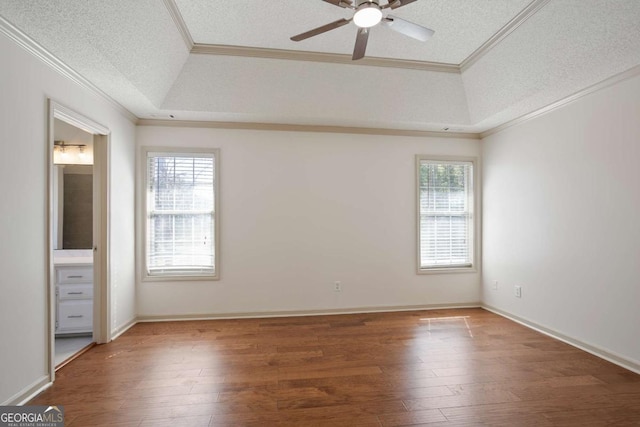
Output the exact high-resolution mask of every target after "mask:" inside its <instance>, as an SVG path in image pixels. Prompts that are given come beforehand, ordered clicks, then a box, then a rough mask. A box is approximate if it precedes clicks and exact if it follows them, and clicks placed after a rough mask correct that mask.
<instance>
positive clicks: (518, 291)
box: [513, 285, 522, 298]
mask: <svg viewBox="0 0 640 427" xmlns="http://www.w3.org/2000/svg"><path fill="white" fill-rule="evenodd" d="M513 292H514V294H515V296H516V298H522V286H518V285H516V286H514V287H513Z"/></svg>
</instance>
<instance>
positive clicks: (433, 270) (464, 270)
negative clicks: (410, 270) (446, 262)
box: [417, 267, 478, 275]
mask: <svg viewBox="0 0 640 427" xmlns="http://www.w3.org/2000/svg"><path fill="white" fill-rule="evenodd" d="M477 272H478V269H477V268H476V267H439V268H438V267H433V268H419V269H418V272H417V274H419V275H422V274H451V273H458V274H459V273H477Z"/></svg>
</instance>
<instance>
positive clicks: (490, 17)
mask: <svg viewBox="0 0 640 427" xmlns="http://www.w3.org/2000/svg"><path fill="white" fill-rule="evenodd" d="M530 1H531V0H473V1H469V0H420V1H417V2H414V3H411V4H408V5H406V6H404V7H402V8H398V9H395V10H393V11H390V12H386V13H388V14H390V15H393V16H397V17H399V18H402V19H405V20H408V21H412V22H415V23H416V24H419V25H422V26H424V27H428V28H431V29H433V30H435V34H434V36H433V37H432V38H431V39H430V40H429V41H428V42H426V43H423V42H420V41H417V40H414V39H411V38H407V37H405V36H403V35H400V34H398V33H396V32H393V31H391V30H389V29H388V28H386V27H384V26H378V27H376V28H374V29H373V30H371V34H370V36H369V45H368V47H367V55H369V56H374V57H385V58H400V59H412V60H419V61H430V62H443V63H450V64H460V63H461V62H462V61H463V60H465V59H466V58H467V57H468V56H469V55H471V54H472V53H473V51H474V50H476V49H477V48H479V47H480V46H481V45H482V44H483V43H484V42H485V41H486V40H487V39H488V38H490V37H491V36H492V35H493V34H495V33H496V32H497V31H498V30H500V28H502V27H503V26H504V25H505V24H507V23H508V22H509V21H510V20H511V19H513V17H514V16H516V15H517V14H518V12H520V11H521V10H522V9H523V8H524V7H526V6H527V4H529V3H530ZM385 2H386V0H382V3H385ZM176 4H177V5H178V8H179V10H180V13H181V14H182V17H183V18H184V21H185V23H186V24H187V27H188V28H189V32H190V33H191V36H192V38H193V41H194V42H196V43H205V44H221V45H235V46H251V47H261V48H275V49H290V50H304V51H313V52H330V53H342V54H351V53H352V51H353V45H354V42H355V38H356V29H357V27H356V26H355V24H353V23H350V24H348V25H346V26H344V27H341V28H338V29H336V30H332V31H330V32H327V33H324V34H321V35H318V36H316V37H312V38H310V39H307V40H304V41H302V42H297V43H296V42H293V41H291V40H290V39H289V38H290V37H291V36H293V35H296V34H299V33H302V32H305V31H307V30H311V29H313V28H316V27H319V26H321V25H324V24H328V23H329V22H333V21H336V20H338V19H340V18H350V17H351V16H352V15H353V11H351V10H349V9H343V8H340V7H336V6H333V5H332V4H329V3H326V2H323V1H320V0H305V1H300V0H278V1H258V0H235V1H233V6H232V7H230V4H231V2H229V1H228V0H176Z"/></svg>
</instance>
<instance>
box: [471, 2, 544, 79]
mask: <svg viewBox="0 0 640 427" xmlns="http://www.w3.org/2000/svg"><path fill="white" fill-rule="evenodd" d="M549 1H550V0H533V1H532V2H531V3H529V5H527V7H525V8H524V9H522V11H521V12H520V13H518V14H517V15H516V16H515V17H514V18H513V19H512V20H511V21H509V22H507V24H506V25H505V26H504V27H502V28H500V29H499V30H498V32H496V33H495V34H494V35H493V36H491V38H489V40H487V41H486V42H484V43H483V44H482V46H480V47H479V48H478V49H476V50H475V51H473V52H472V53H471V55H469V56H468V57H467V58H466V59H465V60H464V61H462V62H461V63H460V67H459V68H460V71H461V72H464V71H465V70H467V69H468V68H469V67H471V66H472V65H473V64H474V63H475V62H476V61H478V60H479V59H480V58H482V57H483V56H484V55H486V54H487V52H489V51H490V50H491V49H493V48H494V47H495V46H497V45H498V43H500V42H501V41H502V40H504V39H505V38H506V37H507V36H508V35H509V34H511V33H512V32H513V31H515V29H516V28H518V27H519V26H520V25H522V24H523V23H524V22H525V21H526V20H527V19H529V18H531V17H532V16H533V15H535V14H536V12H538V11H539V10H540V9H542V7H543V6H544V5H546V4H547V3H549Z"/></svg>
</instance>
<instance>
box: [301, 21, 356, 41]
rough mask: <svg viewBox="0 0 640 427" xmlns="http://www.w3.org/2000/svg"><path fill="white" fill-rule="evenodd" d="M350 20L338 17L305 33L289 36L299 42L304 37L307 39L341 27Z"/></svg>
mask: <svg viewBox="0 0 640 427" xmlns="http://www.w3.org/2000/svg"><path fill="white" fill-rule="evenodd" d="M349 22H351V19H344V18H343V19H339V20H337V21H334V22H332V23H330V24H327V25H323V26H322V27H318V28H314V29H313V30H311V31H307V32H306V33H302V34H298V35H297V36H293V37H291V40H293V41H294V42H299V41H301V40H304V39H308V38H309V37H313V36H317V35H318V34H322V33H326V32H327V31H331V30H333V29H335V28H338V27H342V26H343V25H346V24H348V23H349Z"/></svg>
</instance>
